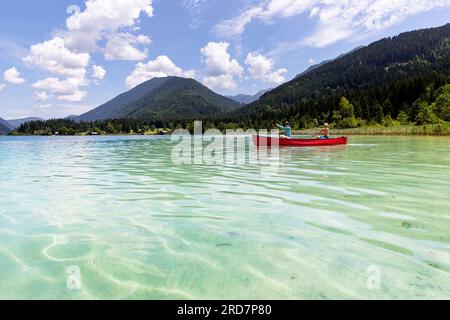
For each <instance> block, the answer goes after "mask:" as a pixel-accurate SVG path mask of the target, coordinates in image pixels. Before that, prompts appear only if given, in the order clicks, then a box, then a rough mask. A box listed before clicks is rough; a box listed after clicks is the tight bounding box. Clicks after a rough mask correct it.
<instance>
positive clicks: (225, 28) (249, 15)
mask: <svg viewBox="0 0 450 320" xmlns="http://www.w3.org/2000/svg"><path fill="white" fill-rule="evenodd" d="M262 11H263V9H262V8H261V7H254V8H250V9H248V10H245V11H243V12H241V13H240V14H239V15H238V16H237V17H235V18H232V19H229V20H225V21H223V22H221V23H219V24H218V25H216V26H215V27H214V29H213V31H214V32H215V33H216V34H218V35H220V36H223V37H232V36H236V35H239V34H241V33H243V32H244V30H245V27H246V26H247V25H248V24H249V23H250V22H252V20H253V19H254V18H255V17H257V16H258V15H260V14H261V12H262Z"/></svg>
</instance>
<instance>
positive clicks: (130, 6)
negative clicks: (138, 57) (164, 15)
mask: <svg viewBox="0 0 450 320" xmlns="http://www.w3.org/2000/svg"><path fill="white" fill-rule="evenodd" d="M143 13H145V14H146V15H147V16H148V17H152V16H153V7H152V0H127V1H124V0H87V1H86V9H85V10H84V11H82V12H79V13H78V12H75V13H74V14H73V15H71V16H70V17H69V18H68V19H67V21H66V27H67V32H64V38H65V39H66V42H67V45H68V47H69V48H73V49H76V50H78V51H84V52H92V51H95V50H96V49H97V42H98V41H100V40H101V39H103V38H104V37H105V36H111V34H114V33H116V32H118V31H119V30H120V29H123V28H131V29H135V28H136V24H137V23H139V18H140V16H141V14H143Z"/></svg>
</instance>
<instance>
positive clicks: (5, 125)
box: [0, 118, 14, 135]
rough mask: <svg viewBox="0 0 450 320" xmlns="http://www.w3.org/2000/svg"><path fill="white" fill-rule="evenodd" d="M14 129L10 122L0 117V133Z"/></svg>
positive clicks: (3, 133)
mask: <svg viewBox="0 0 450 320" xmlns="http://www.w3.org/2000/svg"><path fill="white" fill-rule="evenodd" d="M12 129H14V128H13V127H12V126H11V124H10V123H9V122H8V121H6V120H5V119H2V118H0V135H5V134H8V133H10V132H11V130H12Z"/></svg>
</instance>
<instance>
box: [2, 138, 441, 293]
mask: <svg viewBox="0 0 450 320" xmlns="http://www.w3.org/2000/svg"><path fill="white" fill-rule="evenodd" d="M172 147H173V143H171V141H170V139H168V138H149V137H147V138H139V137H68V138H60V137H45V138H44V137H42V138H40V137H18V138H15V137H2V138H0V188H1V190H0V298H7V299H12V298H19V299H29V298H31V299H44V298H45V299H47V298H49V299H143V298H146V299H206V298H209V299H220V298H231V299H260V298H262V299H269V298H271V299H272V298H273V299H349V298H350V299H360V298H369V299H372V298H385V299H391V298H394V299H399V298H406V299H420V298H427V299H428V298H446V299H450V182H449V181H450V139H449V138H437V137H436V138H434V137H430V138H423V137H408V138H399V137H395V138H394V137H367V138H366V137H352V138H351V139H350V144H349V145H348V146H340V147H324V148H315V149H314V148H305V149H293V148H285V149H281V151H280V154H279V160H280V162H281V164H280V166H279V168H278V170H269V171H267V170H263V169H264V168H263V166H264V165H263V164H261V163H251V164H247V165H229V166H224V165H209V166H207V165H173V164H172V161H171V152H172ZM251 152H255V151H254V150H250V153H251ZM74 266H75V270H77V268H79V270H80V273H81V274H80V280H81V282H80V286H81V288H80V290H76V289H77V285H76V284H77V283H76V282H75V285H74V282H73V278H72V276H71V273H70V272H71V270H74V269H73V268H74Z"/></svg>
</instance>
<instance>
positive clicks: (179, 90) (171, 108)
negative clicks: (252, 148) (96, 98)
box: [77, 77, 240, 121]
mask: <svg viewBox="0 0 450 320" xmlns="http://www.w3.org/2000/svg"><path fill="white" fill-rule="evenodd" d="M239 107H240V104H239V103H237V102H236V101H233V100H231V99H229V98H226V97H223V96H221V95H219V94H217V93H214V92H213V91H211V90H210V89H208V88H207V87H205V86H203V85H202V84H200V83H199V82H197V81H195V80H193V79H185V78H179V77H166V78H154V79H152V80H149V81H147V82H144V83H142V84H140V85H139V86H137V87H136V88H134V89H131V90H130V91H128V92H125V93H123V94H121V95H119V96H118V97H116V98H114V99H112V100H111V101H109V102H107V103H105V104H103V105H102V106H100V107H98V108H96V109H94V110H92V111H89V112H87V113H85V114H83V115H81V116H80V117H78V118H77V120H78V121H95V120H106V119H120V118H136V119H145V120H151V121H157V120H161V121H162V120H176V119H181V118H194V117H207V116H212V115H214V114H218V113H222V112H228V111H232V110H235V109H237V108H239Z"/></svg>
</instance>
